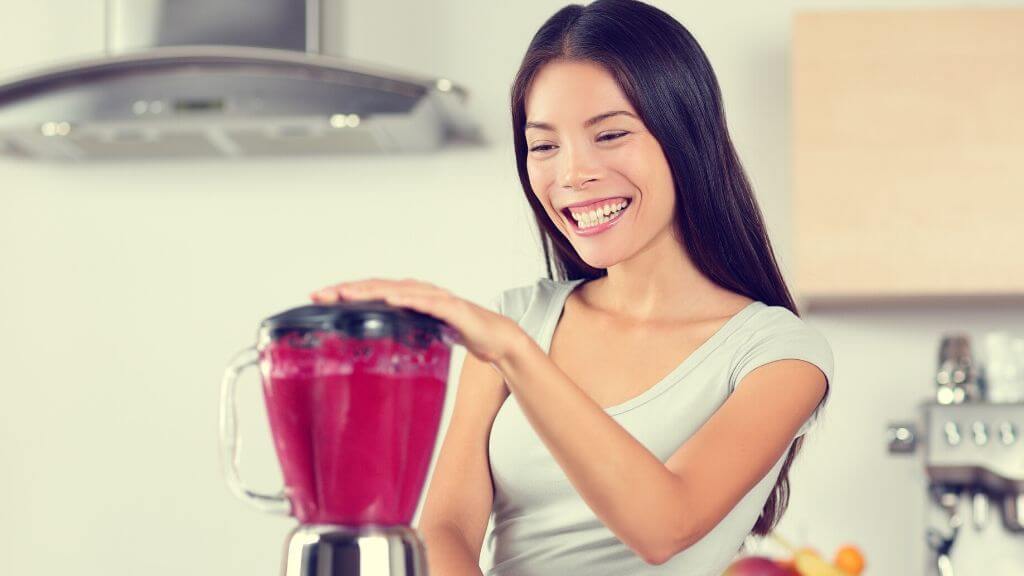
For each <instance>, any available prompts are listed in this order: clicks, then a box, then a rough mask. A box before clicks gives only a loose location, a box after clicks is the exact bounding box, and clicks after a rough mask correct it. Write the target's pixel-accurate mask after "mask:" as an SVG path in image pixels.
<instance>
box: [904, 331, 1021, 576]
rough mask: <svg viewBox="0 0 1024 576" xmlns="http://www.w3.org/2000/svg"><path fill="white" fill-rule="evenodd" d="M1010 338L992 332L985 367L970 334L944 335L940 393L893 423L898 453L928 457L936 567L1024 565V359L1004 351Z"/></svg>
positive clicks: (974, 570)
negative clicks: (910, 418) (914, 415)
mask: <svg viewBox="0 0 1024 576" xmlns="http://www.w3.org/2000/svg"><path fill="white" fill-rule="evenodd" d="M1008 341H1009V339H1008V336H1007V335H1006V334H1005V333H990V334H989V337H988V338H986V343H987V344H989V347H988V350H989V352H990V353H989V355H988V357H989V362H988V364H987V365H986V366H978V365H977V364H976V362H975V360H974V357H973V355H972V353H971V345H970V339H969V338H968V336H967V335H966V334H962V333H952V334H948V335H946V336H944V338H943V339H942V343H941V346H940V352H939V367H938V370H937V372H936V378H935V385H936V387H935V398H934V399H929V400H928V401H925V402H922V403H921V404H920V405H919V420H918V421H916V422H894V423H890V424H889V427H888V449H889V452H890V453H893V454H914V453H916V454H918V455H920V457H921V458H922V460H923V467H924V471H925V474H926V477H927V487H928V488H927V489H928V502H929V520H928V524H929V525H928V526H927V529H926V542H927V544H928V548H929V551H930V554H931V557H930V558H929V559H928V566H929V568H930V570H931V571H930V574H937V575H938V576H954V574H956V573H957V572H958V571H959V573H960V574H961V575H962V574H978V573H984V574H986V575H991V576H1000V575H1002V574H1006V575H1009V574H1021V573H1024V442H1022V440H1021V438H1020V435H1021V430H1022V426H1024V394H1022V393H1021V392H1022V391H1024V381H1021V380H1020V377H1021V376H1022V374H1021V373H1020V372H1019V368H1020V367H1021V365H1020V364H1019V363H1017V361H1018V360H1019V358H1016V359H1012V358H1008V357H1006V356H1005V355H1002V354H1001V353H1000V354H999V355H997V354H996V351H999V350H1006V349H1008V347H1007V346H1005V344H1007V343H1008ZM1020 343H1021V342H1019V341H1014V344H1015V345H1017V347H1019V344H1020ZM986 368H987V370H986ZM996 516H997V517H998V519H996V518H993V517H996Z"/></svg>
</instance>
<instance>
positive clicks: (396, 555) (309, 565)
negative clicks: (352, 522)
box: [283, 524, 427, 576]
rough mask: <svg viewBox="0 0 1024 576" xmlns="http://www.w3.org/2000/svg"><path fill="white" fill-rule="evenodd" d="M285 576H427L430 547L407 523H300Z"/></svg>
mask: <svg viewBox="0 0 1024 576" xmlns="http://www.w3.org/2000/svg"><path fill="white" fill-rule="evenodd" d="M283 574H284V576H354V575H360V576H427V561H426V550H425V549H424V548H423V543H422V542H421V541H420V539H419V536H417V535H416V531H415V530H413V529H412V528H409V527H407V526H360V527H358V528H356V527H350V526H335V525H327V524H317V525H300V526H298V527H297V528H295V529H294V530H292V531H291V533H290V534H289V536H288V543H287V545H286V546H285V558H284V570H283Z"/></svg>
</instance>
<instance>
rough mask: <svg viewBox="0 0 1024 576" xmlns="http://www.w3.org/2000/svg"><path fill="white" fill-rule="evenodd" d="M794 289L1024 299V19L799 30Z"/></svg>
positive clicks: (860, 295)
mask: <svg viewBox="0 0 1024 576" xmlns="http://www.w3.org/2000/svg"><path fill="white" fill-rule="evenodd" d="M792 49H793V51H792V70H791V73H792V78H791V80H792V119H793V149H792V153H793V207H794V214H793V222H794V226H795V229H794V255H795V276H796V282H795V283H794V291H795V292H796V293H797V294H798V295H799V298H800V299H801V300H803V301H805V302H807V303H808V304H810V305H811V306H815V305H819V304H826V303H829V302H836V301H844V300H884V299H893V298H896V299H903V298H929V299H934V298H939V299H944V298H947V297H954V298H956V297H976V296H985V297H993V296H1010V297H1013V298H1016V297H1018V296H1024V10H1020V9H984V10H974V9H972V10H957V9H943V10H931V9H930V10H914V11H895V12H894V11H887V12H882V11H871V12H849V11H831V12H813V13H812V12H802V13H798V14H797V15H796V16H795V18H794V21H793V46H792Z"/></svg>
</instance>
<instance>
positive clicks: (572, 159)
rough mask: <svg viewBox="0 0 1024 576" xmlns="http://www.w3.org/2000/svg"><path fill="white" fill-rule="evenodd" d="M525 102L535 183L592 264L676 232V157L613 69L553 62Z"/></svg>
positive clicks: (606, 263) (623, 256) (610, 261)
mask: <svg viewBox="0 0 1024 576" xmlns="http://www.w3.org/2000/svg"><path fill="white" fill-rule="evenodd" d="M525 107H526V131H525V135H526V146H527V162H526V166H527V172H528V173H529V176H530V186H531V187H532V188H533V193H534V194H535V195H536V196H537V198H538V199H539V200H540V203H541V204H542V205H543V206H544V209H545V210H546V211H547V213H548V217H549V218H551V221H552V222H554V223H555V226H556V227H558V229H559V230H561V232H562V234H563V235H565V237H566V238H567V239H568V240H569V242H570V243H572V245H573V247H574V248H575V249H576V252H577V253H578V254H579V255H580V257H581V258H582V259H583V260H584V261H585V262H586V263H587V264H588V265H590V266H592V267H594V268H608V267H610V266H612V265H614V264H616V263H618V262H622V261H624V260H627V259H629V258H630V257H631V256H633V255H634V254H636V253H637V252H639V251H640V250H641V249H643V248H644V247H645V246H647V245H648V244H650V243H651V242H652V240H654V239H656V238H658V237H660V236H661V235H662V234H671V233H672V227H673V219H674V212H675V193H674V186H673V182H672V175H671V172H670V170H669V166H668V161H667V160H666V159H665V155H664V153H663V152H662V150H661V145H660V144H659V143H658V141H657V140H655V139H654V136H652V135H651V133H650V132H648V131H647V128H646V127H645V126H644V124H643V122H641V121H640V118H639V115H638V114H637V112H636V110H634V109H633V107H632V106H631V105H630V103H629V100H628V99H627V98H626V95H625V94H624V93H623V92H622V90H621V88H620V87H619V85H618V83H617V82H616V81H615V79H614V78H613V77H612V75H611V74H610V73H609V72H608V71H606V70H605V69H604V68H602V67H601V66H599V65H597V64H594V63H592V62H580V61H566V60H556V61H553V62H549V63H548V64H546V65H544V67H542V68H541V70H540V71H539V72H538V73H537V75H536V76H535V77H534V80H533V84H532V85H531V87H530V89H529V92H528V93H527V94H526V102H525ZM624 203H625V208H624V209H619V208H620V207H621V206H623V204H624ZM616 209H619V211H618V212H615V210H616ZM573 214H575V216H573ZM602 222H603V223H602Z"/></svg>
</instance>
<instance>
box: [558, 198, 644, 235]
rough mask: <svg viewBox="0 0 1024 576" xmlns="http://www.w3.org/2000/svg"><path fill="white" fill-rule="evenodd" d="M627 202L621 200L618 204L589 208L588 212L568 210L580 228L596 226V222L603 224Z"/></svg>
mask: <svg viewBox="0 0 1024 576" xmlns="http://www.w3.org/2000/svg"><path fill="white" fill-rule="evenodd" d="M628 204H629V202H628V201H626V200H623V201H621V202H619V203H618V204H607V205H605V206H603V207H601V208H598V209H596V210H591V211H590V212H582V213H577V212H572V211H570V214H572V217H573V219H575V220H576V222H577V225H578V226H579V228H580V229H581V230H582V229H585V228H590V227H592V226H597V225H598V224H604V223H605V222H607V221H609V220H611V218H610V217H609V216H610V215H612V214H614V213H616V212H618V211H620V210H622V209H623V208H625V207H626V206H627V205H628Z"/></svg>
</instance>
